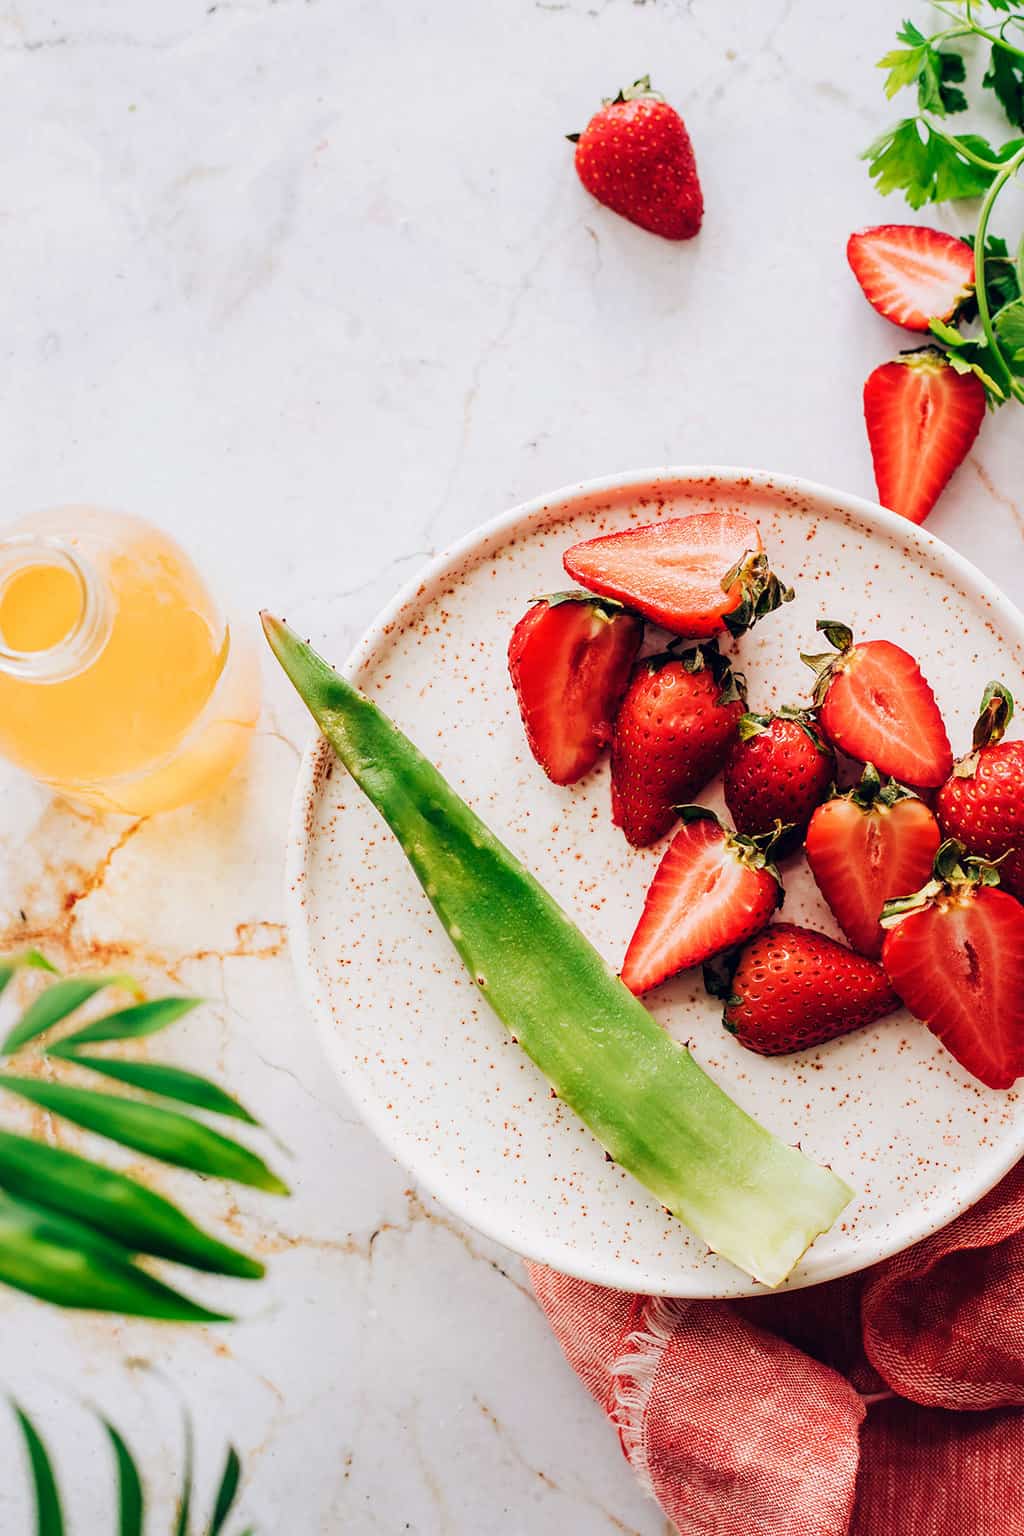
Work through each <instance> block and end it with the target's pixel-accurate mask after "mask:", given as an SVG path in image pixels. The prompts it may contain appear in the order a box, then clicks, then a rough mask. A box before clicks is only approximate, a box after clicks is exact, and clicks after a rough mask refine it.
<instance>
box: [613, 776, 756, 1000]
mask: <svg viewBox="0 0 1024 1536" xmlns="http://www.w3.org/2000/svg"><path fill="white" fill-rule="evenodd" d="M679 814H680V815H681V817H682V819H683V821H684V822H685V825H684V826H683V827H682V829H681V830H680V831H679V832H677V833H676V835H675V837H674V838H673V839H672V841H671V842H670V843H669V845H668V849H667V850H666V853H665V856H664V858H663V859H662V861H661V863H660V864H659V865H658V868H657V872H656V873H655V876H654V879H653V881H652V882H651V888H650V890H649V891H648V892H647V897H646V900H645V901H644V909H643V912H642V913H641V915H640V921H639V922H638V923H637V926H636V932H635V933H634V934H633V937H632V938H631V939H630V941H629V948H628V949H627V951H626V958H625V960H624V961H623V964H622V980H623V981H624V982H625V984H626V986H627V987H628V988H629V990H630V991H631V992H635V993H636V994H637V995H638V996H639V994H640V993H641V992H646V991H647V990H648V989H649V988H650V987H656V986H657V985H658V983H659V982H662V981H664V980H665V979H666V977H668V976H674V975H675V974H676V973H677V972H678V971H685V970H688V969H689V968H690V966H694V965H703V963H704V961H705V960H709V959H710V958H711V957H712V956H713V955H717V954H720V953H721V951H722V950H723V949H731V948H732V947H733V945H735V944H742V943H743V942H744V940H746V939H749V938H750V936H751V934H753V933H756V932H757V931H758V929H759V928H763V927H764V925H765V923H766V922H768V920H769V918H770V917H771V915H772V913H773V912H774V911H775V909H776V907H778V906H780V905H781V903H782V894H783V893H782V882H781V881H780V879H779V872H778V870H777V869H776V868H775V866H774V865H773V864H770V863H769V862H768V859H769V855H770V843H771V838H770V837H769V838H767V839H765V838H759V839H756V840H755V839H752V838H747V837H737V836H734V835H733V834H731V833H729V832H727V831H726V829H725V828H724V827H723V826H722V824H721V822H720V821H719V820H718V817H717V816H716V815H715V814H714V812H713V811H708V810H705V809H704V807H703V806H701V805H686V806H683V807H681V809H680V812H679Z"/></svg>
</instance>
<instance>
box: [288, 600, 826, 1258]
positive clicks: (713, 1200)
mask: <svg viewBox="0 0 1024 1536" xmlns="http://www.w3.org/2000/svg"><path fill="white" fill-rule="evenodd" d="M263 627H264V631H265V633H266V636H267V639H268V641H269V642H270V646H271V649H272V650H273V652H274V655H275V656H276V657H277V659H278V661H279V662H280V663H281V666H282V667H283V668H284V671H285V672H286V673H287V675H288V677H289V678H290V680H291V682H292V683H293V684H294V686H295V688H296V690H297V691H298V693H299V694H300V696H301V697H302V699H303V701H304V702H305V704H306V706H307V708H308V709H309V711H310V713H311V714H312V716H313V718H314V720H315V721H316V723H317V725H318V726H319V727H320V730H321V731H322V732H323V734H324V735H325V736H326V737H327V740H328V741H329V742H330V744H331V746H332V747H333V749H334V751H335V753H336V754H337V756H338V757H339V758H340V760H341V762H342V763H343V764H344V766H345V768H346V769H347V770H348V772H349V773H350V774H351V776H352V778H353V779H354V780H355V782H356V783H357V784H358V786H359V788H360V789H361V790H362V791H363V793H364V794H365V795H366V796H367V797H368V799H369V800H371V801H372V803H373V804H374V805H375V806H376V808H377V810H378V811H379V812H380V813H381V815H382V816H383V817H384V819H385V821H386V822H387V823H388V825H389V826H390V827H391V829H392V831H393V832H394V833H395V836H396V837H397V838H398V840H399V842H400V843H401V845H402V848H403V850H404V852H405V855H406V857H407V858H408V860H409V862H410V864H411V865H412V867H413V870H414V871H415V873H416V876H417V878H418V879H419V881H420V884H421V885H422V886H423V888H424V890H425V892H426V894H427V896H428V898H429V900H430V902H431V904H432V905H433V907H434V910H435V911H436V912H437V915H438V917H439V918H440V920H441V922H442V923H443V924H444V927H445V929H446V930H447V933H448V936H449V938H450V939H451V941H452V943H453V944H454V946H455V948H456V950H457V951H458V953H459V955H460V956H461V958H462V960H463V962H464V964H465V966H466V969H467V970H468V972H469V974H470V976H471V977H473V978H474V980H475V981H476V984H477V986H478V988H479V989H480V992H481V994H482V995H483V997H484V998H485V999H486V1000H487V1002H488V1003H489V1004H490V1006H491V1008H492V1009H493V1010H494V1012H495V1013H496V1014H497V1015H498V1018H499V1019H500V1020H501V1021H502V1023H503V1024H504V1025H505V1026H506V1028H507V1029H508V1030H509V1031H510V1032H511V1034H512V1035H513V1036H514V1037H515V1039H516V1040H517V1041H518V1042H519V1044H520V1045H521V1046H522V1047H523V1049H524V1050H525V1051H526V1053H527V1055H528V1056H530V1057H531V1058H532V1060H533V1061H534V1062H535V1063H536V1065H537V1066H538V1067H539V1068H540V1070H541V1071H542V1072H543V1073H544V1075H545V1077H546V1078H547V1079H548V1081H549V1082H550V1083H551V1085H552V1087H553V1088H554V1089H555V1092H556V1093H557V1094H558V1096H559V1097H560V1098H561V1099H562V1100H564V1102H565V1103H566V1104H567V1105H569V1107H570V1108H571V1109H572V1110H574V1111H575V1113H576V1114H577V1115H578V1116H579V1117H580V1119H581V1120H582V1121H583V1122H584V1124H585V1125H586V1126H587V1127H588V1128H589V1129H590V1130H591V1131H592V1132H593V1134H594V1136H596V1138H597V1140H598V1141H599V1142H600V1143H601V1145H602V1146H603V1147H604V1148H605V1150H606V1151H607V1152H608V1153H609V1154H610V1155H611V1157H612V1158H614V1160H615V1161H616V1162H617V1163H619V1164H620V1165H621V1166H622V1167H623V1168H626V1169H628V1170H629V1172H630V1173H631V1174H633V1176H634V1177H635V1178H636V1179H638V1180H639V1181H640V1183H641V1184H643V1185H644V1186H645V1187H646V1188H647V1189H648V1190H649V1191H650V1192H651V1193H652V1194H653V1195H655V1196H656V1197H657V1199H658V1200H659V1201H660V1202H661V1203H662V1204H663V1205H665V1206H666V1207H667V1208H668V1209H669V1210H670V1211H671V1212H672V1214H673V1215H675V1216H677V1217H678V1218H679V1219H680V1220H681V1221H683V1222H685V1224H686V1225H687V1226H688V1227H689V1228H690V1229H691V1231H693V1232H694V1233H696V1234H697V1236H698V1237H700V1238H701V1239H702V1240H703V1241H704V1242H705V1243H707V1245H708V1247H709V1248H711V1249H712V1250H713V1251H714V1252H715V1253H719V1254H721V1255H723V1256H724V1257H725V1258H727V1259H730V1260H731V1261H732V1262H733V1263H734V1264H736V1265H738V1266H739V1268H740V1269H743V1270H745V1271H746V1272H747V1273H748V1274H750V1275H752V1276H753V1277H754V1278H755V1279H757V1280H760V1281H763V1282H764V1283H765V1284H767V1285H778V1284H779V1283H780V1282H781V1281H783V1280H784V1279H785V1278H786V1276H787V1275H788V1274H789V1273H790V1271H791V1270H792V1268H793V1266H794V1265H795V1264H796V1263H797V1261H798V1260H799V1258H800V1256H801V1255H802V1254H803V1253H804V1251H805V1250H806V1249H807V1247H808V1246H809V1245H810V1243H812V1242H813V1241H814V1238H815V1237H816V1236H817V1235H818V1234H819V1233H820V1232H824V1231H827V1229H828V1228H829V1227H830V1226H831V1225H832V1223H833V1222H834V1221H835V1220H836V1217H837V1216H838V1215H839V1213H840V1211H842V1209H843V1207H844V1206H845V1205H846V1204H847V1202H848V1201H849V1200H850V1198H851V1195H852V1191H851V1190H850V1189H849V1187H848V1186H847V1185H846V1184H844V1183H843V1181H842V1180H841V1179H839V1178H837V1176H836V1175H835V1174H834V1173H832V1172H831V1170H829V1169H827V1168H822V1167H819V1166H818V1165H817V1164H815V1163H813V1162H812V1161H811V1160H810V1158H808V1157H805V1156H804V1154H803V1153H802V1152H799V1151H797V1150H796V1149H795V1148H793V1147H789V1146H786V1145H785V1143H784V1142H781V1141H779V1140H778V1139H777V1138H776V1137H775V1136H773V1135H772V1134H771V1133H770V1132H769V1131H767V1130H766V1129H765V1128H764V1127H763V1126H762V1125H759V1124H758V1123H757V1121H756V1120H753V1119H751V1117H750V1116H749V1115H747V1114H746V1113H745V1112H744V1111H743V1110H741V1109H740V1108H739V1106H738V1105H737V1104H735V1103H733V1101H732V1099H730V1098H729V1096H728V1094H726V1093H725V1092H724V1091H723V1090H722V1089H721V1088H719V1087H718V1085H717V1084H716V1083H714V1082H713V1081H712V1080H711V1078H710V1077H708V1076H707V1075H706V1073H705V1072H703V1071H702V1070H701V1068H700V1067H699V1066H698V1065H697V1063H696V1062H695V1061H694V1060H693V1058H692V1057H691V1056H690V1054H689V1052H688V1051H686V1050H685V1049H683V1048H682V1047H681V1046H679V1045H677V1044H676V1043H675V1042H674V1041H673V1040H672V1039H671V1038H670V1036H669V1035H667V1034H666V1033H665V1031H664V1030H663V1029H662V1028H661V1027H660V1026H659V1025H658V1024H657V1023H656V1022H655V1020H654V1019H653V1018H652V1017H651V1015H650V1014H649V1013H648V1012H647V1009H646V1008H645V1007H644V1006H643V1004H642V1003H641V1002H640V1001H639V1000H638V999H637V998H635V997H634V996H633V994H632V993H631V992H629V991H628V990H627V988H626V987H624V986H623V984H622V983H621V981H620V980H619V979H618V977H617V976H616V975H615V974H614V972H613V971H612V970H611V969H610V967H609V966H608V965H606V964H605V962H604V961H603V960H602V958H601V957H600V955H599V954H598V953H597V951H596V950H595V949H594V948H593V946H592V945H591V944H590V943H589V942H588V940H587V939H586V938H584V936H583V934H582V933H581V932H580V931H579V929H578V928H577V927H576V926H575V925H574V924H573V923H572V922H571V921H570V919H569V918H568V917H567V916H566V914H565V913H564V912H563V911H562V910H561V908H560V907H559V906H558V905H557V904H556V903H555V901H554V900H553V899H552V897H551V896H549V895H548V893H547V892H546V891H545V890H544V888H543V886H541V885H540V884H539V882H538V881H537V880H535V879H534V877H533V876H532V875H531V874H530V873H529V872H528V871H527V870H526V869H524V868H523V866H522V865H521V864H520V863H519V861H518V860H517V859H516V858H515V857H514V856H513V855H512V854H511V853H510V852H509V850H508V849H507V848H506V847H504V845H503V844H502V843H500V842H499V841H498V839H497V838H496V837H495V836H494V834H493V833H492V832H490V831H489V830H488V829H487V827H486V826H485V825H484V823H483V822H482V821H481V820H480V819H479V817H478V816H477V815H476V814H475V813H474V812H473V811H471V810H470V808H469V806H468V805H466V803H465V802H464V801H463V800H462V799H460V797H459V796H458V795H457V794H456V793H455V791H454V790H453V789H452V788H451V786H450V785H449V784H448V783H447V782H446V781H445V779H444V778H443V777H442V775H441V774H440V773H439V772H438V770H437V769H436V768H435V767H433V766H432V764H430V763H429V762H428V761H427V759H426V758H425V757H423V756H422V754H421V753H420V752H419V751H418V750H417V749H416V748H415V747H414V746H413V745H412V743H411V742H410V741H409V740H408V738H407V737H405V736H403V735H402V733H401V732H400V731H399V730H398V728H397V726H395V725H394V724H393V723H392V721H390V720H389V719H388V718H387V716H386V715H385V714H383V713H382V711H381V710H380V709H378V707H377V706H376V705H375V704H373V703H371V701H370V700H369V699H367V698H364V697H363V695H362V694H360V693H359V692H358V691H357V690H356V689H355V688H354V687H353V686H352V685H351V684H350V683H348V682H346V680H345V679H344V678H343V677H340V676H339V675H338V673H337V672H335V671H334V670H333V668H331V667H330V666H329V665H328V664H327V663H326V662H325V661H324V660H323V659H322V658H321V657H320V656H318V655H317V654H316V652H315V651H314V650H312V649H311V647H310V646H308V645H307V644H305V643H304V642H303V641H302V640H300V638H299V636H298V635H296V634H295V633H294V632H293V631H292V630H291V629H289V628H288V626H287V625H285V624H283V623H282V622H281V621H280V620H278V619H274V618H271V617H270V616H269V615H267V614H264V615H263Z"/></svg>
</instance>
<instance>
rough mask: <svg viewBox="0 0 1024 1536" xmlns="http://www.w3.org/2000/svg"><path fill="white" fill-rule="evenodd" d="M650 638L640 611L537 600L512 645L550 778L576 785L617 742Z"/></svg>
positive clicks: (527, 721)
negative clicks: (629, 688)
mask: <svg viewBox="0 0 1024 1536" xmlns="http://www.w3.org/2000/svg"><path fill="white" fill-rule="evenodd" d="M642 638H643V623H642V621H641V620H640V619H638V618H637V617H636V615H635V614H630V613H624V612H621V611H612V612H607V611H606V610H604V609H602V608H601V606H600V604H598V603H591V602H577V601H573V600H568V601H560V602H554V603H549V602H548V601H546V600H545V601H542V602H539V603H536V604H535V605H534V606H533V607H532V608H531V609H530V610H529V612H528V613H526V614H525V615H524V617H523V618H522V619H520V621H519V623H518V624H517V625H516V627H515V630H514V632H513V634H512V639H511V642H510V643H509V652H508V662H509V672H510V673H511V676H512V682H513V684H514V686H515V690H516V697H517V699H518V701H519V709H520V713H521V715H522V718H523V725H524V727H525V730H526V739H527V741H528V742H529V744H530V750H531V752H532V753H533V755H534V757H535V758H536V759H537V761H538V763H540V765H541V767H542V768H543V769H544V772H545V773H546V774H547V775H548V778H550V779H552V780H553V781H554V782H555V783H556V784H571V783H573V782H574V781H575V780H576V779H578V778H580V777H582V775H583V774H585V773H586V772H587V771H588V770H589V769H591V768H592V767H593V766H594V764H595V763H596V762H597V760H598V758H599V757H600V756H601V753H602V752H603V751H604V749H605V747H606V746H607V745H608V743H609V742H610V741H611V737H612V726H613V722H614V720H615V714H616V711H617V709H618V706H619V702H620V700H621V698H622V695H623V693H624V692H625V689H626V685H627V683H628V681H629V674H630V670H631V668H632V665H633V661H634V659H635V657H636V653H637V650H638V649H639V647H640V642H641V640H642Z"/></svg>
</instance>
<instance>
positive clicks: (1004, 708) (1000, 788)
mask: <svg viewBox="0 0 1024 1536" xmlns="http://www.w3.org/2000/svg"><path fill="white" fill-rule="evenodd" d="M1012 718H1013V696H1012V695H1011V694H1010V692H1009V690H1008V689H1007V688H1005V687H1004V686H1003V684H1002V683H989V685H988V687H987V688H986V689H985V695H984V698H983V699H982V701H981V714H980V716H979V717H978V723H977V725H976V726H975V728H974V745H973V749H972V751H971V752H970V753H969V754H968V755H967V757H963V758H961V759H960V761H959V762H958V763H956V765H955V766H954V768H953V772H952V775H951V776H950V778H948V779H947V780H946V782H945V784H943V786H942V788H941V789H940V790H939V793H938V795H937V796H936V800H935V813H936V815H937V816H938V818H939V824H940V825H941V827H942V830H943V831H944V832H945V833H946V835H947V836H948V837H955V838H958V839H959V841H960V842H961V843H963V845H964V847H965V848H966V849H967V851H968V853H972V854H978V855H980V856H981V857H982V858H986V859H998V860H999V861H1000V862H999V880H1000V884H1001V885H1002V887H1003V889H1004V890H1006V891H1009V892H1010V893H1011V894H1012V895H1014V896H1016V897H1017V898H1018V900H1020V901H1024V741H1003V740H1002V737H1003V735H1004V733H1005V731H1006V727H1007V726H1008V725H1009V723H1010V720H1011V719H1012ZM1004 854H1005V855H1006V857H1005V858H1004V857H1003V855H1004Z"/></svg>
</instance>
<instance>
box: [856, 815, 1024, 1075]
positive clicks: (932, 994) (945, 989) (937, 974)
mask: <svg viewBox="0 0 1024 1536" xmlns="http://www.w3.org/2000/svg"><path fill="white" fill-rule="evenodd" d="M998 884H999V871H998V870H997V869H996V867H995V865H993V864H990V863H988V862H987V861H986V860H984V859H975V858H972V857H968V856H967V855H965V854H964V850H963V847H962V846H961V844H960V843H958V842H957V841H956V840H955V839H954V838H950V839H949V840H948V841H946V842H944V843H943V844H942V846H941V847H940V849H939V851H938V853H937V854H936V856H935V866H934V871H933V878H932V880H931V881H929V883H928V884H927V885H925V886H924V887H923V888H922V889H921V890H920V891H918V892H917V893H916V895H913V896H908V897H905V898H904V899H903V900H900V901H892V902H889V903H887V905H886V909H885V914H884V916H883V922H884V923H885V925H886V926H887V927H889V926H891V925H894V926H891V931H890V932H889V933H887V934H886V939H885V944H884V945H883V946H882V964H883V965H884V966H885V969H886V971H887V973H888V975H889V979H890V980H891V981H892V984H893V986H894V987H895V988H896V990H897V992H898V993H899V994H900V996H901V997H902V999H903V1001H904V1002H905V1003H906V1005H907V1007H908V1008H909V1009H910V1011H911V1013H914V1014H916V1015H917V1017H918V1018H919V1019H921V1020H922V1021H923V1022H924V1023H925V1024H927V1026H928V1028H929V1029H930V1030H931V1031H932V1033H933V1034H934V1035H937V1036H938V1038H939V1039H940V1040H941V1041H942V1043H943V1045H944V1046H945V1047H946V1049H947V1050H948V1051H950V1052H951V1053H952V1054H953V1055H954V1056H955V1057H956V1059H957V1061H958V1062H959V1063H960V1065H961V1066H962V1067H966V1069H967V1071H968V1072H970V1073H971V1074H972V1075H973V1076H974V1077H976V1078H977V1079H978V1080H979V1082H982V1083H984V1084H985V1085H986V1086H987V1087H989V1088H1012V1086H1013V1084H1014V1083H1015V1082H1016V1081H1017V1078H1018V1077H1020V1076H1021V1075H1022V1074H1024V907H1022V906H1021V904H1020V902H1019V901H1015V900H1014V899H1013V897H1012V896H1010V895H1008V894H1007V893H1006V891H1001V890H999V889H998Z"/></svg>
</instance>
